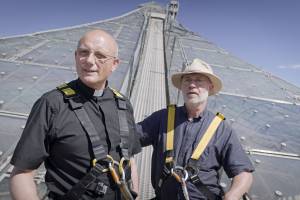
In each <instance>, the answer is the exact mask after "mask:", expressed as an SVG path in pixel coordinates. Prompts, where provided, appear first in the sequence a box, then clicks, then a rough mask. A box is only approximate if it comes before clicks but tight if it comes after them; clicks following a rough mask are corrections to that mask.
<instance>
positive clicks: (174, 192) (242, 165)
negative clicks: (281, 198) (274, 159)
mask: <svg viewBox="0 0 300 200" xmlns="http://www.w3.org/2000/svg"><path fill="white" fill-rule="evenodd" d="M167 115H168V112H167V109H163V110H159V111H157V112H154V113H153V114H152V115H150V116H149V117H147V118H146V119H144V120H143V121H142V122H140V123H138V125H137V130H138V133H139V134H140V136H141V138H140V141H141V144H142V146H148V145H152V146H153V154H152V168H151V172H152V174H151V176H152V177H151V178H152V180H151V181H152V185H153V187H154V188H157V184H158V180H159V179H160V177H161V174H162V169H163V166H164V161H165V154H164V152H165V143H166V138H167V134H166V130H167ZM214 117H215V114H213V113H212V112H210V111H208V110H204V112H203V113H201V115H200V116H199V117H198V118H194V119H193V120H192V121H189V120H188V117H187V111H186V108H185V106H181V107H177V108H176V114H175V127H174V128H175V130H174V155H175V156H174V159H175V163H176V165H180V166H183V167H184V166H185V165H186V164H187V162H188V160H189V159H190V157H191V156H192V153H193V151H194V149H195V148H196V147H197V145H198V143H199V141H200V139H201V138H202V136H203V134H204V133H205V131H206V129H207V128H208V126H209V125H210V123H211V121H212V120H213V119H214ZM197 166H199V169H200V172H199V174H198V176H199V178H200V179H201V181H202V182H203V183H204V184H205V185H206V186H207V188H208V189H210V190H211V191H212V192H213V193H215V194H216V195H218V196H221V187H220V186H219V184H218V180H219V174H218V171H219V170H220V169H221V167H223V168H224V171H225V172H226V174H227V175H228V177H229V178H232V177H234V176H236V175H238V174H239V173H241V172H243V171H247V172H252V171H254V168H253V166H252V164H251V161H250V160H249V158H248V156H247V155H246V154H245V152H244V150H243V148H242V146H241V144H240V142H239V139H238V138H237V136H236V134H235V133H234V131H233V130H232V128H231V126H229V124H227V123H226V121H222V122H221V124H220V125H219V127H218V129H217V130H216V133H215V135H214V136H213V138H212V139H211V141H210V142H209V144H208V146H207V147H206V149H205V150H204V152H203V154H202V155H201V157H200V158H199V160H198V162H197ZM187 188H188V192H189V196H190V199H206V198H205V197H204V196H203V195H202V194H201V192H200V191H199V190H198V189H197V188H196V187H195V186H194V185H193V184H192V183H191V182H187ZM161 199H184V198H183V194H182V191H181V187H180V184H179V183H178V182H176V180H175V179H174V178H168V179H167V180H166V181H165V183H164V184H163V187H162V191H161Z"/></svg>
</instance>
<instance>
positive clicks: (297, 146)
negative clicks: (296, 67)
mask: <svg viewBox="0 0 300 200" xmlns="http://www.w3.org/2000/svg"><path fill="white" fill-rule="evenodd" d="M172 2H173V3H174V2H175V3H176V1H172ZM170 13H171V14H170ZM172 14H173V16H171V15H172ZM97 28H102V29H104V30H106V31H108V32H110V33H111V34H112V35H113V36H114V37H115V38H116V39H117V42H118V44H119V56H120V59H121V64H120V66H119V67H118V69H117V70H116V72H114V73H113V75H112V76H111V78H110V83H111V84H112V86H113V87H115V88H117V89H119V90H121V92H122V93H125V94H127V95H128V96H129V97H130V98H131V101H132V103H133V106H134V110H135V117H136V120H137V121H139V120H142V119H143V118H144V117H145V116H147V115H149V114H150V113H152V112H153V111H155V110H158V109H160V108H163V107H165V106H166V105H167V104H169V103H177V104H182V103H183V100H182V97H181V95H180V93H179V91H178V90H177V89H176V88H174V87H173V86H172V84H171V82H170V75H171V74H172V73H174V72H178V71H181V70H182V69H184V67H185V66H186V64H187V63H190V62H191V61H192V60H193V58H196V57H198V58H201V59H203V60H205V61H206V62H207V63H209V64H210V65H211V66H212V67H213V70H214V72H215V73H216V74H217V75H218V76H219V77H221V79H222V80H223V83H224V88H223V89H222V91H221V92H220V94H218V95H217V96H214V97H210V100H209V108H210V109H211V110H212V111H214V112H217V111H219V112H222V113H224V114H225V116H226V118H227V120H228V122H229V123H231V124H232V126H233V127H234V129H235V130H236V132H237V134H238V136H239V137H240V140H241V142H242V144H243V146H244V148H245V151H247V152H248V153H249V156H250V158H251V160H252V162H253V164H254V166H255V168H256V172H255V173H254V176H255V179H254V185H253V187H252V189H251V192H250V195H251V196H252V198H253V199H276V198H279V199H280V198H281V199H300V192H299V185H300V181H299V180H300V173H299V172H298V171H299V170H298V169H299V168H300V157H299V154H300V124H299V121H300V88H298V87H296V86H294V85H292V84H290V83H288V82H286V81H284V80H282V79H280V78H278V77H275V76H273V75H272V74H270V73H268V72H265V71H263V70H262V69H260V68H257V67H255V66H253V65H251V64H249V63H247V62H245V61H243V60H241V59H239V58H237V57H235V56H234V55H231V54H230V53H229V52H227V51H226V50H224V49H222V48H221V47H219V46H217V45H216V44H214V43H212V42H210V41H208V40H207V39H205V38H203V37H202V36H201V35H197V34H195V33H193V32H192V31H191V30H187V29H186V28H184V26H183V25H181V24H179V23H178V22H177V21H176V12H175V16H174V12H173V13H172V12H171V11H170V7H169V8H168V9H166V8H164V7H161V6H160V5H159V4H156V3H153V2H152V3H147V4H142V5H140V6H139V7H138V8H137V9H135V10H133V11H131V12H129V13H126V14H124V15H122V16H118V17H115V18H112V19H108V20H103V21H98V22H93V23H88V24H83V25H78V26H74V27H68V28H63V29H57V30H50V31H46V32H39V33H32V34H28V35H22V36H17V37H8V38H2V39H0V83H1V84H0V151H1V152H0V198H1V199H10V197H9V195H8V192H7V191H8V185H7V181H8V176H9V173H10V171H11V169H12V167H11V166H10V165H9V160H10V157H11V154H12V152H13V149H14V147H15V145H16V142H17V141H18V138H19V137H20V135H21V132H22V129H23V128H24V126H25V123H26V119H27V117H28V114H29V112H30V109H31V107H32V105H33V103H34V101H35V100H37V98H39V96H41V94H43V93H44V92H46V91H48V90H51V89H53V88H55V87H56V86H58V85H60V84H61V83H62V82H68V81H70V80H72V79H74V78H76V77H77V75H76V71H75V68H74V66H75V65H74V50H75V48H76V45H77V41H78V39H79V38H80V36H81V35H83V33H85V32H86V31H88V30H93V29H97ZM150 154H151V148H150V149H149V148H146V149H144V153H143V154H141V155H139V156H138V164H139V171H140V173H141V174H144V176H141V178H140V181H141V186H140V189H141V194H142V198H143V199H148V198H150V197H152V196H153V191H152V189H151V186H150V170H149V169H150V162H151V159H150V157H151V156H150ZM36 181H37V182H38V183H40V184H39V186H40V187H39V188H40V194H41V196H43V194H45V185H44V184H43V169H40V170H39V174H38V176H37V178H36ZM221 184H222V186H224V187H225V188H226V187H227V186H228V180H227V179H226V176H223V179H222V182H221Z"/></svg>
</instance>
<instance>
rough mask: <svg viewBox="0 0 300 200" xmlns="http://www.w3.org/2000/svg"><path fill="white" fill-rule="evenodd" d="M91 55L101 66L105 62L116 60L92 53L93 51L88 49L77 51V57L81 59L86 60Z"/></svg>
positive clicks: (99, 53)
mask: <svg viewBox="0 0 300 200" xmlns="http://www.w3.org/2000/svg"><path fill="white" fill-rule="evenodd" d="M91 53H92V54H93V56H94V58H95V59H96V61H98V62H99V63H101V64H104V63H106V62H107V61H109V60H111V59H115V58H116V57H115V56H110V55H104V54H103V53H101V52H98V51H96V52H94V51H90V50H89V49H82V48H78V49H77V54H78V56H79V57H80V58H83V59H88V57H89V56H90V54H91Z"/></svg>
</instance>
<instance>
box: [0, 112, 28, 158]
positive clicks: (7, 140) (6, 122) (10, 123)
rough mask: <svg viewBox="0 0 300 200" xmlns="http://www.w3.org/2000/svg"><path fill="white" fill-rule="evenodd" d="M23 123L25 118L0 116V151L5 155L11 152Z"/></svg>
mask: <svg viewBox="0 0 300 200" xmlns="http://www.w3.org/2000/svg"><path fill="white" fill-rule="evenodd" d="M25 123H26V119H25V117H24V118H23V119H21V118H20V119H19V118H12V117H9V116H0V151H2V152H3V153H5V152H6V151H7V150H9V149H10V150H12V149H11V148H13V146H14V144H15V143H16V141H17V140H18V138H19V137H20V135H21V133H22V131H23V127H24V126H25ZM0 160H2V159H0Z"/></svg>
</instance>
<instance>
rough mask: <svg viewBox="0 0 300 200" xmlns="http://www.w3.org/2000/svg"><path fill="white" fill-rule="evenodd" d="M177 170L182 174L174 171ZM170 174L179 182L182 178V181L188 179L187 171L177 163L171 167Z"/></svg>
mask: <svg viewBox="0 0 300 200" xmlns="http://www.w3.org/2000/svg"><path fill="white" fill-rule="evenodd" d="M174 170H175V171H174ZM177 170H179V171H180V172H182V174H183V175H184V176H181V175H179V174H178V173H176V171H177ZM171 174H172V176H174V178H175V179H176V180H177V181H178V182H179V183H181V182H182V179H183V180H184V181H186V180H187V179H188V177H189V174H188V172H187V171H186V170H185V169H184V168H183V167H181V166H178V165H177V166H175V167H173V168H172V169H171Z"/></svg>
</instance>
